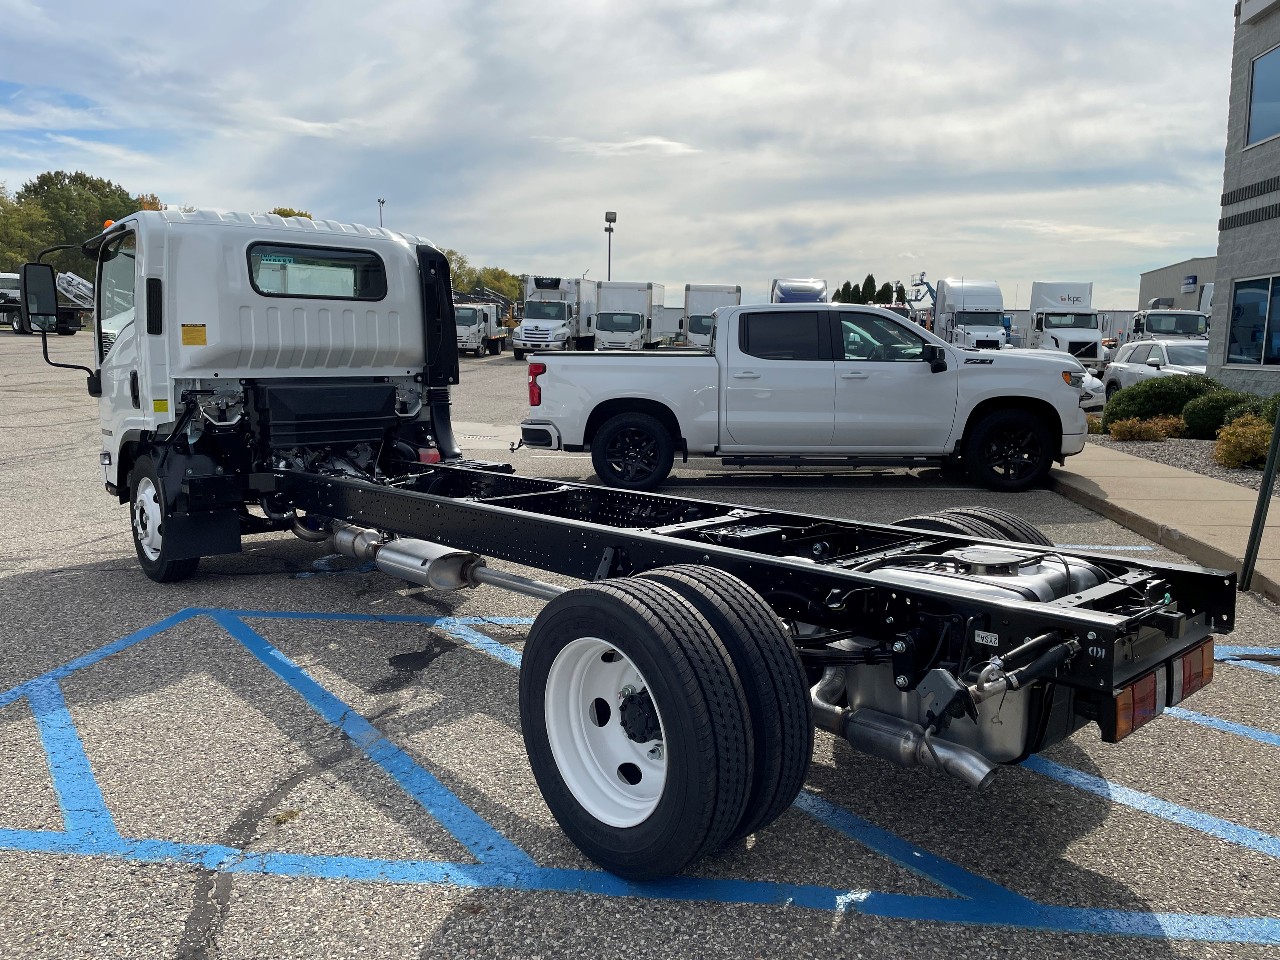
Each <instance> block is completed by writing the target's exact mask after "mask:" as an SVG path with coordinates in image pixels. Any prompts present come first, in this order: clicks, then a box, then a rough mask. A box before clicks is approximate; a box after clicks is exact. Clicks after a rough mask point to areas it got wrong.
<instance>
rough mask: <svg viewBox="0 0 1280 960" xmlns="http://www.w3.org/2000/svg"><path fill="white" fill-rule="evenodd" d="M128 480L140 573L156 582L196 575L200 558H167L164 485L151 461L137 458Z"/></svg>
mask: <svg viewBox="0 0 1280 960" xmlns="http://www.w3.org/2000/svg"><path fill="white" fill-rule="evenodd" d="M129 478H130V488H129V521H130V526H132V527H133V547H134V549H135V550H136V551H137V554H138V563H139V565H140V566H141V567H142V572H143V573H145V574H146V575H147V576H148V577H149V578H150V579H152V580H154V581H155V582H156V583H176V582H177V581H179V580H186V579H187V578H189V577H190V576H192V574H194V573H195V572H196V567H198V566H199V565H200V558H199V557H188V558H184V559H182V560H171V559H169V556H168V550H167V545H168V541H167V540H166V539H165V535H164V513H165V499H164V486H163V484H162V482H161V480H160V476H159V474H158V473H157V472H156V467H155V463H154V461H152V459H151V458H150V457H139V458H138V459H137V460H136V461H135V462H134V465H133V470H132V471H131V472H130V474H129Z"/></svg>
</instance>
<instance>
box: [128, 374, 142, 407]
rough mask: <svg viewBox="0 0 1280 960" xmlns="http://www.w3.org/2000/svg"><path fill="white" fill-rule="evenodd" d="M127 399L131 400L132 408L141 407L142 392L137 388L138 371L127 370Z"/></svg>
mask: <svg viewBox="0 0 1280 960" xmlns="http://www.w3.org/2000/svg"><path fill="white" fill-rule="evenodd" d="M129 399H130V400H132V401H133V406H134V409H140V408H141V407H142V394H141V391H140V390H139V389H138V371H137V370H130V371H129Z"/></svg>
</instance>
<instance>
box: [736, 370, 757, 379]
mask: <svg viewBox="0 0 1280 960" xmlns="http://www.w3.org/2000/svg"><path fill="white" fill-rule="evenodd" d="M733 379H735V380H759V379H760V374H758V373H753V372H752V371H750V370H743V371H742V372H741V373H735V374H734V375H733Z"/></svg>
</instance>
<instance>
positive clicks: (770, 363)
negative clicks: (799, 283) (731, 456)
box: [722, 308, 835, 453]
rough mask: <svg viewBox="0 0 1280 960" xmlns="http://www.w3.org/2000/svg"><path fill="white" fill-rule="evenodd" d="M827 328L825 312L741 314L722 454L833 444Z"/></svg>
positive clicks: (732, 350)
mask: <svg viewBox="0 0 1280 960" xmlns="http://www.w3.org/2000/svg"><path fill="white" fill-rule="evenodd" d="M826 324H827V310H826V309H825V308H819V309H809V310H768V311H760V312H746V313H742V314H739V316H738V336H737V341H736V343H730V344H728V347H729V349H728V351H727V354H728V356H727V361H726V363H725V372H724V389H723V394H722V396H723V401H722V402H723V405H724V406H723V410H724V426H725V433H726V437H725V443H724V444H723V446H725V447H726V448H741V449H744V450H745V449H751V450H760V451H763V452H770V453H786V452H804V451H805V450H808V449H812V448H815V447H817V448H825V447H828V446H829V445H830V444H831V437H832V432H833V430H834V426H835V413H834V394H835V380H834V369H833V365H832V360H831V349H830V338H829V336H828V334H827V328H826Z"/></svg>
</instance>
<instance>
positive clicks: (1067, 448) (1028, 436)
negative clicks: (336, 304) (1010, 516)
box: [521, 304, 1087, 490]
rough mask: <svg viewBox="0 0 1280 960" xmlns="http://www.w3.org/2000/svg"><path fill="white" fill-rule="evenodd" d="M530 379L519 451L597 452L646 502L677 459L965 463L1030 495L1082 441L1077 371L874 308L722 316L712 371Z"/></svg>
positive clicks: (570, 363)
mask: <svg viewBox="0 0 1280 960" xmlns="http://www.w3.org/2000/svg"><path fill="white" fill-rule="evenodd" d="M529 378H530V383H531V398H532V397H533V396H536V397H537V402H536V403H532V406H531V409H530V412H529V416H528V418H527V419H525V420H524V421H523V422H522V424H521V434H522V438H523V443H525V444H526V445H528V446H534V447H544V448H549V449H553V450H585V449H590V451H591V461H592V464H593V465H594V466H595V469H596V473H597V475H598V476H599V477H600V479H601V480H603V481H604V482H605V483H607V484H610V485H612V486H618V487H624V488H626V489H631V490H653V489H655V488H656V487H657V486H658V485H659V484H661V483H662V481H663V480H665V479H666V477H667V475H668V473H670V471H671V468H672V465H673V463H674V458H675V455H676V453H677V452H680V453H681V454H682V455H683V456H685V457H688V456H689V455H690V454H696V455H699V456H713V457H720V458H721V459H722V460H723V461H724V462H725V463H726V464H730V465H735V464H736V465H755V464H763V465H770V464H779V465H781V464H796V465H805V464H812V465H836V464H839V465H846V466H857V465H861V464H882V463H885V462H893V463H908V464H911V463H919V464H927V463H930V462H941V461H946V460H950V459H952V458H962V459H963V461H964V464H965V465H966V467H967V469H968V471H969V473H970V474H971V475H972V476H973V478H974V479H975V480H977V481H978V482H981V483H983V484H985V485H987V486H989V487H992V488H994V489H999V490H1025V489H1026V488H1028V487H1030V486H1033V485H1034V484H1037V483H1039V482H1041V481H1042V480H1043V479H1044V478H1045V476H1046V475H1047V474H1048V472H1049V467H1050V465H1051V464H1052V463H1053V461H1055V460H1058V461H1061V460H1062V459H1063V458H1065V457H1068V456H1071V455H1072V454H1076V453H1079V452H1080V451H1081V450H1082V449H1084V444H1085V433H1086V430H1087V425H1086V422H1085V415H1084V413H1083V411H1082V410H1081V406H1080V405H1081V400H1082V386H1083V378H1084V370H1083V368H1082V367H1081V366H1080V364H1079V363H1078V362H1076V361H1075V360H1073V359H1071V358H1069V357H1061V356H1058V355H1054V354H1050V353H1048V352H1044V353H1037V352H1034V351H1016V352H1015V351H1010V352H1007V353H1003V352H1002V353H998V354H997V353H993V352H988V351H981V352H978V351H973V350H966V349H960V348H957V347H956V346H955V345H953V344H947V343H945V342H943V341H942V340H940V339H938V338H937V337H934V336H933V335H931V334H929V333H928V332H926V331H924V330H921V329H920V328H919V327H918V326H916V325H914V324H912V323H911V322H910V321H907V320H904V319H903V318H902V317H899V316H898V315H897V314H894V313H890V312H889V311H886V310H881V309H878V308H875V307H863V306H845V305H831V306H829V307H828V306H825V305H824V306H823V307H822V308H821V309H814V307H813V306H812V305H810V306H807V307H806V306H805V305H803V304H776V305H773V304H770V305H758V306H738V307H724V308H721V310H720V312H719V314H718V320H717V335H716V340H715V352H714V354H712V355H711V356H708V355H707V354H705V353H700V352H695V351H692V350H690V351H684V352H677V353H671V354H667V355H661V356H659V355H651V356H647V357H646V356H641V357H635V356H631V357H625V356H618V357H616V358H610V357H606V356H603V355H599V354H596V355H593V356H590V357H587V356H583V357H572V356H568V355H563V356H556V357H543V358H539V360H538V362H535V363H532V364H530V367H529ZM710 385H715V386H716V389H715V390H714V391H713V390H711V389H709V386H710ZM534 387H536V388H537V390H536V394H535V393H534V392H533V388H534Z"/></svg>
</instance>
